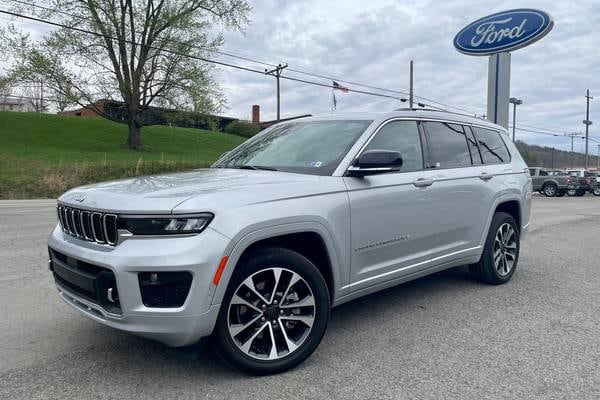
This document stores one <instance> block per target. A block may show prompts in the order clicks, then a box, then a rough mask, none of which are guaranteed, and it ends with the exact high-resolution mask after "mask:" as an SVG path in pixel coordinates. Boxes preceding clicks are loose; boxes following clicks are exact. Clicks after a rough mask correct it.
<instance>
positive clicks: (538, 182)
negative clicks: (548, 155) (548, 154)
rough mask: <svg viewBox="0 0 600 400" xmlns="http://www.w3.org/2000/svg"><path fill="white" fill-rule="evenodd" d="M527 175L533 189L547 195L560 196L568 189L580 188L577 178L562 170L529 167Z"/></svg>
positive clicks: (575, 189)
mask: <svg viewBox="0 0 600 400" xmlns="http://www.w3.org/2000/svg"><path fill="white" fill-rule="evenodd" d="M529 175H530V176H531V181H532V185H533V190H534V191H538V192H540V193H541V194H543V195H545V196H547V197H554V196H556V197H562V196H564V195H565V193H567V192H569V191H570V190H572V191H574V192H575V191H577V190H580V187H579V183H578V180H577V178H576V177H573V176H571V175H569V174H568V173H566V172H564V171H558V170H547V169H545V168H541V167H534V168H529ZM584 193H585V192H584Z"/></svg>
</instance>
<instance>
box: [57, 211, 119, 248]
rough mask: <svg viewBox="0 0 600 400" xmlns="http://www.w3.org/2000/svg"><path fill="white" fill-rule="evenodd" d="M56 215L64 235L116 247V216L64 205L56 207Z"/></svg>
mask: <svg viewBox="0 0 600 400" xmlns="http://www.w3.org/2000/svg"><path fill="white" fill-rule="evenodd" d="M57 215H58V221H59V223H60V226H61V228H62V230H63V232H65V233H66V234H69V235H71V236H74V237H76V238H79V239H82V240H87V241H90V242H96V243H99V244H108V245H111V246H116V245H117V241H118V235H117V218H118V217H117V215H115V214H109V213H101V212H98V211H90V210H83V209H79V208H74V207H69V206H64V205H58V207H57Z"/></svg>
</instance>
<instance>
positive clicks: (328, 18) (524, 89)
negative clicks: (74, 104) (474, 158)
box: [0, 0, 600, 154]
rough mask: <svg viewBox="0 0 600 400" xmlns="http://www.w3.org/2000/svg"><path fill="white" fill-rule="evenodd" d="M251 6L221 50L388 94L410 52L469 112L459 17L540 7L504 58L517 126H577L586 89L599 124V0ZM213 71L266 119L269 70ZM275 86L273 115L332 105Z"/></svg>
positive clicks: (480, 77) (441, 90) (245, 113)
mask: <svg viewBox="0 0 600 400" xmlns="http://www.w3.org/2000/svg"><path fill="white" fill-rule="evenodd" d="M38 3H43V1H38ZM251 3H252V4H253V11H252V12H251V15H250V19H251V24H250V25H249V26H248V27H247V28H246V29H245V33H240V32H225V44H224V46H223V47H222V49H221V50H223V51H227V52H231V53H235V54H240V55H246V56H248V57H249V58H253V59H259V60H261V61H266V62H270V63H279V62H281V63H288V64H289V66H290V68H295V69H302V70H307V71H311V72H314V73H317V74H320V75H327V76H333V77H337V78H339V79H340V80H346V81H353V82H358V83H364V84H367V85H372V86H378V87H384V88H390V89H394V90H407V88H408V82H409V76H408V71H409V60H411V59H412V60H414V62H415V94H416V95H417V96H422V97H425V98H429V99H433V100H436V101H439V102H441V103H445V104H449V105H454V106H457V107H461V108H463V109H465V110H468V111H469V112H471V113H477V114H483V113H484V112H485V102H486V96H487V95H486V91H487V57H472V56H466V55H463V54H460V53H458V52H457V51H456V50H455V49H454V47H453V45H452V39H453V37H454V35H455V34H456V33H457V32H458V31H459V30H460V29H461V28H463V27H464V26H465V25H466V24H468V23H470V22H472V21H474V20H476V19H478V18H480V17H483V16H485V15H488V14H491V13H494V12H498V11H503V10H508V9H512V8H518V7H529V8H539V9H542V10H545V11H546V12H548V13H550V14H551V15H552V16H553V17H554V21H555V26H554V29H553V30H552V31H551V32H550V33H549V34H548V35H547V36H546V37H544V38H543V39H542V40H540V41H538V42H536V43H534V44H532V45H530V46H528V47H525V48H523V49H520V50H517V51H515V52H513V54H512V70H511V80H512V82H511V96H515V97H518V98H521V99H523V101H524V104H523V105H521V106H519V109H518V112H517V123H522V124H525V125H529V126H535V127H541V128H544V129H548V130H550V129H552V130H563V131H565V132H573V131H583V129H584V126H583V124H582V120H583V119H584V118H585V97H584V94H585V90H586V89H587V88H589V89H590V90H591V94H592V95H596V96H597V99H596V100H595V101H592V105H591V117H590V119H592V120H596V124H595V125H592V129H591V131H590V135H591V136H595V137H597V138H599V139H600V33H599V32H598V27H600V6H599V4H598V0H577V1H565V0H561V1H530V2H527V3H524V2H522V1H512V0H509V1H483V0H478V1H474V0H455V1H453V0H447V1H441V0H432V1H425V0H413V1H410V2H401V1H398V0H390V1H387V0H377V1H364V0H343V1H342V0H327V1H323V0H320V1H319V0H303V1H291V0H260V1H251ZM3 7H4V5H3ZM5 20H6V17H2V18H1V21H0V22H3V21H5ZM20 25H21V26H22V27H23V28H26V29H27V30H28V31H30V32H32V33H33V34H34V37H35V36H38V35H39V34H41V33H42V32H43V31H45V30H47V29H49V28H48V27H45V26H40V25H39V24H33V23H27V22H25V23H21V24H20ZM0 58H1V57H0ZM216 58H217V59H219V60H221V61H227V62H232V63H235V64H238V65H244V66H247V67H251V68H254V69H258V70H263V69H264V67H265V66H264V65H258V64H253V63H251V62H247V61H242V60H239V59H233V58H228V57H224V56H219V57H216ZM1 65H2V62H1V60H0V66H1ZM284 74H285V75H287V76H293V77H298V78H302V79H309V80H315V81H318V82H321V83H324V84H328V85H329V84H331V80H327V79H319V78H314V77H307V76H304V75H300V74H298V73H293V72H291V71H289V70H286V71H285V72H284ZM215 75H216V78H217V80H218V81H219V82H220V83H221V85H222V88H223V90H224V92H225V94H226V96H227V99H228V109H227V110H225V111H224V113H223V114H225V115H229V116H233V117H238V118H245V119H249V118H250V111H251V106H252V105H253V104H259V105H260V106H261V110H262V113H261V114H262V115H261V118H262V119H263V120H270V119H274V118H275V113H276V100H275V99H276V96H275V93H276V91H275V79H274V78H273V77H270V76H265V75H261V74H254V73H249V72H244V71H239V70H235V69H230V68H225V67H220V68H219V69H218V70H216V71H215ZM340 83H341V82H340ZM281 85H282V89H281V91H282V101H281V103H282V117H288V116H294V115H299V114H307V113H308V114H313V115H314V114H323V113H329V112H330V108H331V89H328V88H323V87H317V86H313V85H306V84H303V83H298V82H291V81H287V80H282V82H281ZM345 85H346V86H348V87H350V88H356V89H363V90H370V89H364V88H359V87H356V86H353V85H350V84H345ZM388 94H390V93H388ZM398 96H401V95H398ZM337 99H338V107H337V108H338V112H344V111H358V110H367V111H369V110H393V109H395V108H399V107H402V106H403V105H404V104H405V103H400V101H398V100H394V99H385V98H379V97H372V96H366V95H361V94H357V93H348V94H343V93H339V92H337ZM425 102H426V101H425ZM511 119H512V110H511ZM523 127H524V128H525V126H523ZM528 128H529V127H528ZM538 129H539V128H538ZM517 137H518V138H519V139H522V140H525V141H526V142H529V143H536V144H542V145H549V146H555V147H557V148H562V149H569V148H570V139H569V138H565V137H552V136H544V135H539V134H533V133H526V132H517ZM583 148H584V141H583V140H581V139H577V140H576V141H575V149H576V150H578V151H582V150H583ZM590 149H591V150H590V152H591V153H593V154H596V151H597V146H596V143H593V142H591V147H590Z"/></svg>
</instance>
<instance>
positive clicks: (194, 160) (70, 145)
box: [0, 112, 244, 198]
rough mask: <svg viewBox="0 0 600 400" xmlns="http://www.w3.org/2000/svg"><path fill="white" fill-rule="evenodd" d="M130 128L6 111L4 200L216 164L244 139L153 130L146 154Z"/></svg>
mask: <svg viewBox="0 0 600 400" xmlns="http://www.w3.org/2000/svg"><path fill="white" fill-rule="evenodd" d="M126 138H127V126H126V125H123V124H118V123H115V122H111V121H108V120H105V119H101V118H81V117H74V116H59V115H48V114H35V113H12V112H0V198H27V197H54V196H57V195H59V194H60V193H62V192H63V191H64V190H66V189H68V188H69V187H72V186H76V185H80V184H83V183H89V182H95V181H100V180H107V179H115V178H122V177H129V176H135V175H143V174H149V173H160V172H168V171H179V170H185V169H191V168H197V167H203V166H207V165H209V164H211V163H212V162H213V161H214V160H216V159H217V157H218V156H219V155H220V154H222V153H224V152H226V151H228V150H231V149H232V148H233V147H235V146H237V145H238V144H240V143H242V142H243V141H244V139H243V138H241V137H239V136H235V135H230V134H226V133H221V132H211V131H204V130H200V129H189V128H176V127H168V126H149V127H144V128H143V129H142V143H144V146H145V148H144V149H143V150H139V151H135V150H130V149H128V148H126V147H124V146H123V143H125V140H126Z"/></svg>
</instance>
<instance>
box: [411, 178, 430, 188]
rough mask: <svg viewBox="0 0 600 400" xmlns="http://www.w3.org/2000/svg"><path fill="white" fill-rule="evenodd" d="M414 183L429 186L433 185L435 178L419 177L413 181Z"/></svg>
mask: <svg viewBox="0 0 600 400" xmlns="http://www.w3.org/2000/svg"><path fill="white" fill-rule="evenodd" d="M413 185H415V186H416V187H427V186H431V185H433V179H426V178H419V179H417V180H416V181H413Z"/></svg>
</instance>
